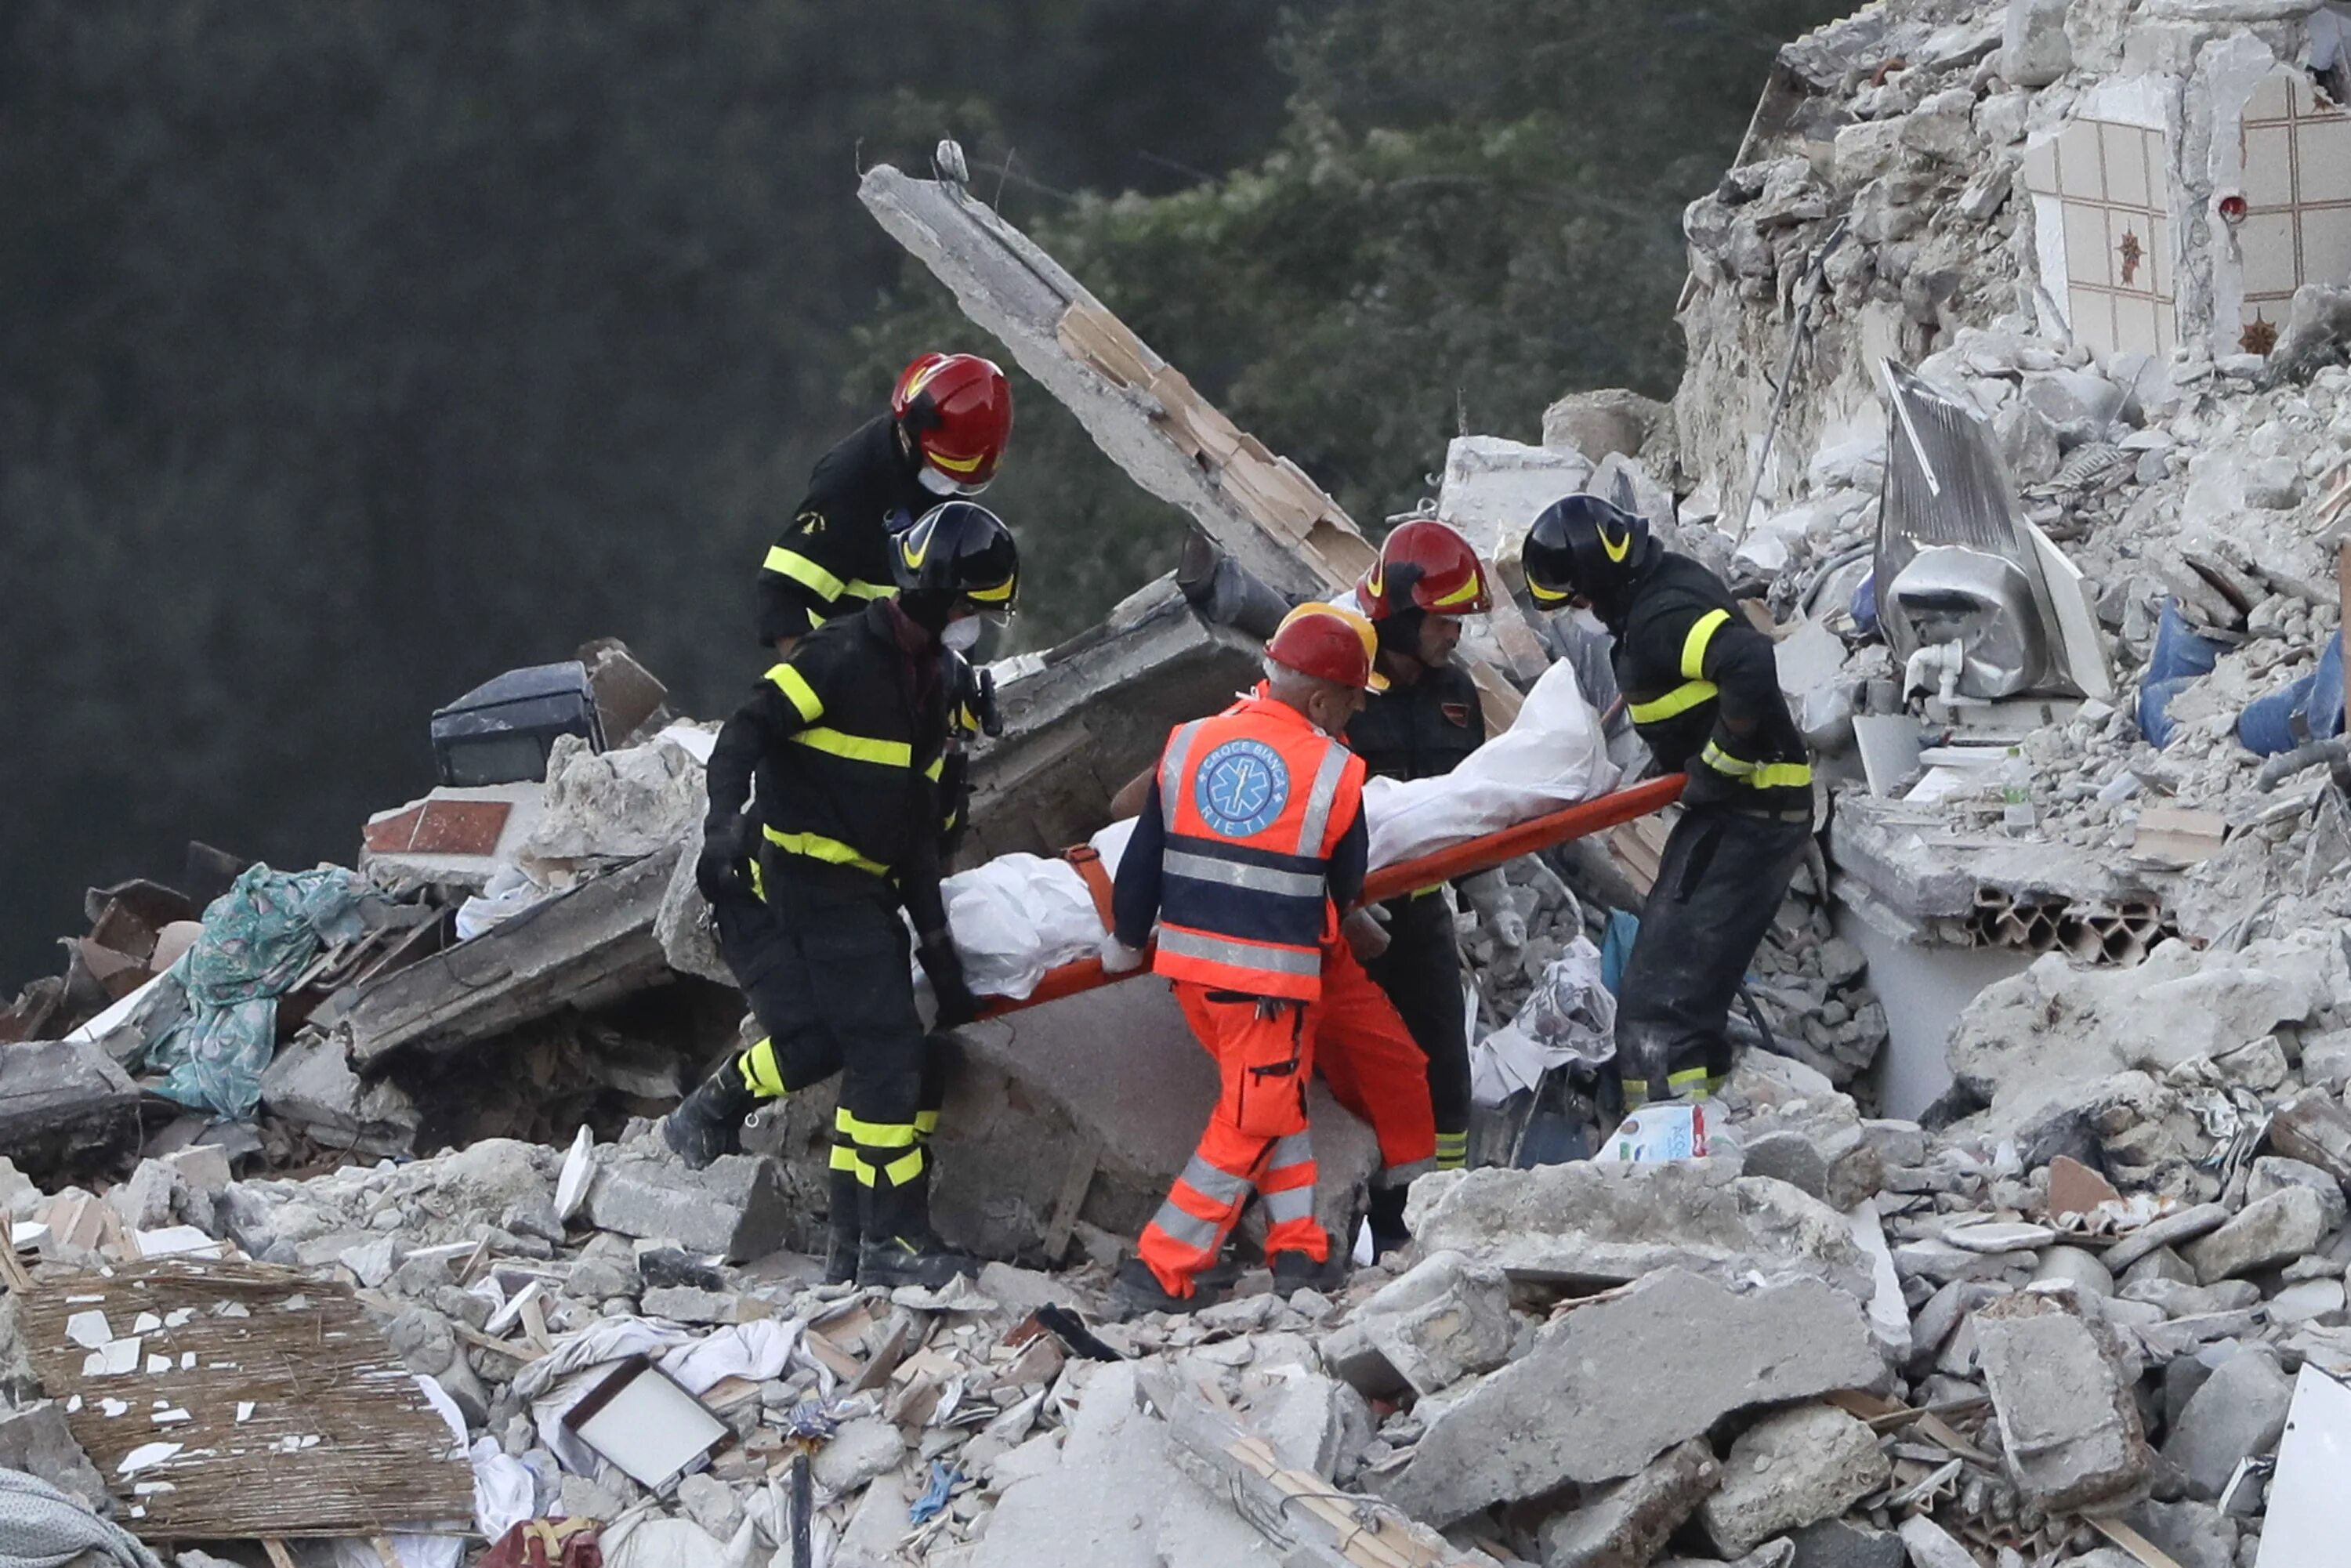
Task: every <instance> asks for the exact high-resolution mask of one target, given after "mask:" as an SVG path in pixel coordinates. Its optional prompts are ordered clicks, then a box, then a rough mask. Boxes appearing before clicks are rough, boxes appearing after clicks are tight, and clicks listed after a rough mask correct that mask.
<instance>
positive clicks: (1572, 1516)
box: [1538, 1438, 1722, 1568]
mask: <svg viewBox="0 0 2351 1568" xmlns="http://www.w3.org/2000/svg"><path fill="white" fill-rule="evenodd" d="M1721 1479H1722V1466H1721V1464H1720V1462H1719V1461H1718V1460H1717V1459H1716V1458H1715V1457H1714V1450H1713V1449H1711V1448H1708V1447H1707V1446H1706V1444H1705V1443H1704V1442H1702V1441H1699V1440H1698V1439H1696V1438H1692V1439H1691V1440H1690V1441H1688V1442H1686V1443H1677V1444H1675V1445H1674V1446H1673V1447H1672V1448H1667V1450H1666V1451H1665V1452H1664V1453H1663V1454H1660V1455H1658V1456H1657V1458H1656V1459H1655V1460H1654V1461H1652V1462H1651V1463H1650V1464H1649V1465H1647V1466H1646V1468H1644V1469H1642V1470H1641V1472H1640V1473H1639V1474H1638V1475H1635V1476H1631V1477H1628V1478H1626V1479H1624V1480H1621V1481H1618V1482H1616V1483H1615V1484H1614V1486H1610V1487H1605V1488H1603V1489H1602V1490H1600V1491H1599V1492H1597V1493H1596V1494H1594V1495H1593V1496H1592V1497H1590V1498H1588V1499H1586V1500H1584V1501H1583V1504H1582V1505H1581V1506H1579V1507H1577V1508H1573V1509H1571V1510H1569V1511H1567V1512H1565V1513H1562V1514H1560V1515H1558V1516H1557V1517H1556V1518H1553V1519H1552V1520H1550V1521H1547V1522H1545V1523H1544V1525H1543V1526H1542V1528H1541V1531H1539V1532H1538V1535H1539V1539H1540V1540H1541V1543H1542V1564H1543V1568H1647V1565H1648V1563H1649V1561H1650V1559H1652V1558H1653V1557H1655V1556H1656V1554H1657V1552H1658V1551H1659V1550H1660V1549H1662V1548H1663V1547H1664V1545H1665V1543H1666V1538H1667V1536H1670V1535H1671V1534H1673V1532H1674V1531H1677V1530H1678V1529H1680V1528H1681V1524H1682V1521H1684V1520H1686V1519H1687V1518H1688V1517H1689V1516H1690V1515H1691V1514H1692V1513H1694V1512H1696V1511H1697V1510H1698V1505H1699V1504H1700V1503H1702V1502H1704V1501H1705V1500H1706V1499H1707V1495H1708V1493H1709V1492H1711V1491H1712V1490H1714V1489H1715V1487H1716V1486H1717V1485H1718V1484H1719V1483H1720V1481H1721Z"/></svg>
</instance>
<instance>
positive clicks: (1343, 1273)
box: [1273, 1241, 1347, 1296]
mask: <svg viewBox="0 0 2351 1568" xmlns="http://www.w3.org/2000/svg"><path fill="white" fill-rule="evenodd" d="M1346 1282H1347V1255H1346V1254H1345V1253H1344V1252H1342V1251H1341V1250H1339V1244H1338V1243H1337V1242H1335V1241H1333V1242H1332V1244H1331V1255H1330V1256H1329V1257H1327V1258H1325V1259H1323V1260H1322V1261H1321V1262H1320V1263H1317V1262H1316V1261H1314V1260H1313V1259H1311V1258H1309V1257H1308V1256H1307V1255H1306V1254H1305V1253H1303V1252H1297V1251H1291V1250H1290V1249H1283V1250H1281V1251H1280V1252H1277V1253H1275V1254H1274V1255H1273V1293H1274V1294H1275V1295H1277V1296H1288V1295H1289V1294H1290V1292H1292V1291H1322V1293H1323V1294H1325V1295H1328V1294H1329V1293H1330V1292H1332V1291H1335V1290H1337V1289H1338V1288H1339V1287H1340V1286H1342V1285H1343V1284H1345V1283H1346Z"/></svg>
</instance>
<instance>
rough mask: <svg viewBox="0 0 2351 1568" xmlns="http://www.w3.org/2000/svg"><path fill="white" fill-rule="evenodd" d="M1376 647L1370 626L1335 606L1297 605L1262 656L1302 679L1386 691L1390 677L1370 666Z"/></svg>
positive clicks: (1282, 623)
mask: <svg viewBox="0 0 2351 1568" xmlns="http://www.w3.org/2000/svg"><path fill="white" fill-rule="evenodd" d="M1378 646H1379V638H1378V634H1377V633H1375V632H1373V630H1372V623H1371V622H1368V621H1366V620H1364V618H1363V617H1362V616H1360V615H1358V614H1356V613H1355V612H1353V611H1351V610H1342V609H1340V608H1339V607H1338V606H1337V605H1335V604H1301V605H1300V606H1299V607H1298V608H1297V609H1295V610H1293V611H1291V612H1290V613H1289V614H1287V615H1285V616H1283V617H1282V618H1281V624H1280V627H1278V628H1277V629H1276V630H1275V632H1274V633H1273V639H1272V641H1270V642H1269V643H1266V645H1265V652H1266V657H1268V658H1270V659H1271V660H1272V661H1273V662H1274V663H1275V664H1280V666H1281V667H1282V668H1284V669H1286V670H1296V671H1297V672H1298V673H1299V674H1301V675H1312V676H1314V677H1315V678H1316V679H1318V680H1325V681H1332V682H1335V683H1337V684H1338V685H1343V686H1360V687H1362V688H1364V690H1366V691H1374V692H1384V691H1385V690H1387V689H1388V678H1387V677H1386V676H1385V675H1383V674H1380V673H1379V672H1378V671H1377V670H1374V668H1372V655H1373V653H1374V651H1375V650H1376V649H1377V648H1378Z"/></svg>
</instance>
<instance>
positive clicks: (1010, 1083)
mask: <svg viewBox="0 0 2351 1568" xmlns="http://www.w3.org/2000/svg"><path fill="white" fill-rule="evenodd" d="M956 1040H957V1043H958V1046H959V1051H958V1058H957V1060H956V1063H955V1065H954V1067H953V1069H952V1070H951V1071H950V1074H949V1077H948V1083H947V1099H946V1106H945V1108H944V1109H943V1110H942V1111H941V1113H940V1116H939V1131H938V1134H937V1136H936V1138H935V1140H934V1142H933V1145H932V1146H933V1148H934V1150H935V1153H936V1154H937V1156H938V1162H939V1167H940V1170H941V1172H942V1173H943V1175H942V1179H941V1180H940V1181H939V1182H938V1183H937V1184H936V1185H935V1186H934V1187H933V1189H932V1218H933V1221H934V1223H935V1224H936V1225H937V1226H938V1228H939V1231H940V1234H941V1235H943V1236H945V1237H946V1239H948V1240H949V1241H951V1242H953V1243H954V1244H956V1246H958V1247H963V1248H966V1249H969V1250H971V1251H973V1252H977V1253H978V1254H979V1255H980V1256H982V1257H987V1258H998V1259H1004V1260H1010V1261H1018V1262H1023V1263H1036V1262H1040V1261H1058V1254H1057V1253H1055V1254H1054V1256H1052V1257H1051V1258H1049V1257H1048V1254H1049V1253H1054V1247H1055V1245H1056V1244H1066V1242H1067V1240H1068V1238H1069V1236H1070V1235H1071V1232H1072V1231H1073V1230H1074V1228H1075V1227H1076V1224H1077V1223H1079V1222H1083V1223H1085V1224H1091V1225H1094V1226H1098V1227H1100V1228H1102V1229H1103V1230H1106V1231H1109V1232H1110V1233H1112V1234H1113V1235H1117V1236H1127V1237H1132V1236H1134V1235H1137V1234H1139V1233H1140V1232H1141V1230H1142V1228H1143V1227H1144V1222H1146V1221H1147V1220H1149V1219H1150V1218H1151V1216H1152V1214H1153V1213H1154V1212H1155V1211H1156V1210H1157V1208H1158V1207H1159V1204H1160V1201H1161V1200H1162V1199H1163V1198H1165V1197H1166V1196H1167V1188H1168V1186H1169V1185H1170V1184H1171V1183H1172V1182H1173V1181H1174V1180H1175V1175H1176V1173H1177V1172H1178V1171H1180V1170H1182V1169H1183V1167H1184V1162H1185V1161H1186V1159H1188V1158H1190V1156H1191V1154H1192V1149H1193V1147H1194V1145H1196V1143H1197V1141H1198V1139H1199V1135H1200V1129H1201V1128H1202V1127H1203V1126H1204V1125H1205V1124H1207V1117H1208V1110H1209V1107H1210V1106H1211V1105H1213V1104H1214V1103H1215V1102H1216V1094H1217V1073H1216V1067H1215V1064H1214V1063H1213V1062H1212V1061H1210V1060H1209V1058H1208V1055H1207V1052H1206V1051H1202V1050H1201V1049H1200V1046H1199V1042H1198V1041H1197V1040H1195V1039H1193V1037H1192V1032H1191V1030H1190V1029H1189V1028H1187V1027H1186V1024H1185V1022H1184V1017H1183V1014H1182V1013H1181V1012H1180V1011H1179V1010H1178V1009H1177V1008H1176V1006H1175V998H1174V997H1173V996H1172V995H1171V994H1170V993H1169V991H1168V989H1167V988H1166V987H1165V985H1164V984H1161V983H1159V982H1157V981H1154V980H1148V979H1145V980H1140V981H1136V982H1134V983H1132V984H1129V985H1123V986H1108V987H1104V988H1102V989H1099V990H1095V991H1090V992H1087V993H1085V994H1083V995H1081V996H1076V997H1071V998H1067V999H1065V1000H1062V1001H1058V1002H1054V1003H1051V1004H1050V1005H1048V1006H1046V1007H1041V1008H1038V1009H1032V1010H1030V1011H1027V1012H1021V1013H1017V1014H1014V1015H1013V1016H1012V1017H1010V1018H1008V1019H991V1020H989V1021H987V1022H984V1023H980V1024H976V1025H974V1026H972V1027H971V1028H968V1029H966V1030H959V1031H958V1032H957V1034H956ZM1105 1040H1116V1041H1118V1042H1119V1049H1117V1050H1116V1051H1106V1050H1104V1049H1103V1048H1102V1042H1103V1041H1105ZM1308 1114H1309V1116H1310V1118H1311V1122H1312V1124H1313V1129H1314V1155H1315V1163H1316V1166H1317V1167H1318V1175H1319V1179H1318V1180H1317V1182H1316V1184H1315V1199H1316V1210H1317V1215H1318V1217H1319V1218H1321V1219H1322V1223H1323V1225H1324V1226H1325V1227H1326V1228H1329V1229H1331V1230H1332V1232H1333V1233H1334V1234H1336V1233H1343V1232H1347V1231H1348V1230H1349V1228H1350V1226H1351V1224H1352V1221H1353V1217H1354V1216H1355V1215H1356V1214H1357V1213H1358V1212H1360V1210H1361V1207H1362V1203H1363V1193H1364V1188H1365V1186H1367V1185H1368V1184H1369V1182H1370V1179H1371V1176H1372V1173H1373V1171H1374V1169H1375V1168H1376V1167H1377V1166H1378V1163H1379V1151H1378V1147H1377V1145H1376V1144H1375V1143H1374V1140H1373V1138H1372V1135H1371V1129H1370V1128H1368V1127H1366V1126H1365V1125H1364V1124H1363V1123H1362V1122H1360V1121H1358V1120H1356V1118H1355V1117H1354V1116H1353V1115H1351V1114H1350V1113H1347V1112H1346V1111H1345V1110H1343V1108H1341V1106H1340V1105H1339V1103H1338V1102H1336V1101H1334V1100H1332V1098H1331V1096H1330V1093H1329V1092H1328V1091H1327V1090H1326V1089H1324V1088H1323V1087H1322V1085H1321V1084H1320V1083H1319V1082H1318V1083H1317V1084H1316V1086H1315V1088H1314V1090H1313V1091H1312V1093H1311V1098H1310V1100H1309V1102H1308ZM829 1154H830V1145H829V1143H827V1142H826V1141H825V1139H824V1138H823V1137H821V1136H820V1137H818V1138H815V1139H812V1140H810V1142H809V1143H808V1144H807V1145H806V1146H805V1147H804V1148H803V1147H799V1146H797V1145H796V1146H795V1148H794V1149H793V1151H792V1155H791V1158H792V1162H793V1176H794V1179H795V1181H796V1182H798V1183H799V1184H800V1185H802V1186H808V1187H810V1189H811V1190H815V1191H822V1190H823V1183H824V1176H825V1173H824V1170H823V1166H824V1162H825V1160H826V1159H827V1157H828V1156H829ZM1057 1219H1058V1224H1057Z"/></svg>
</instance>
